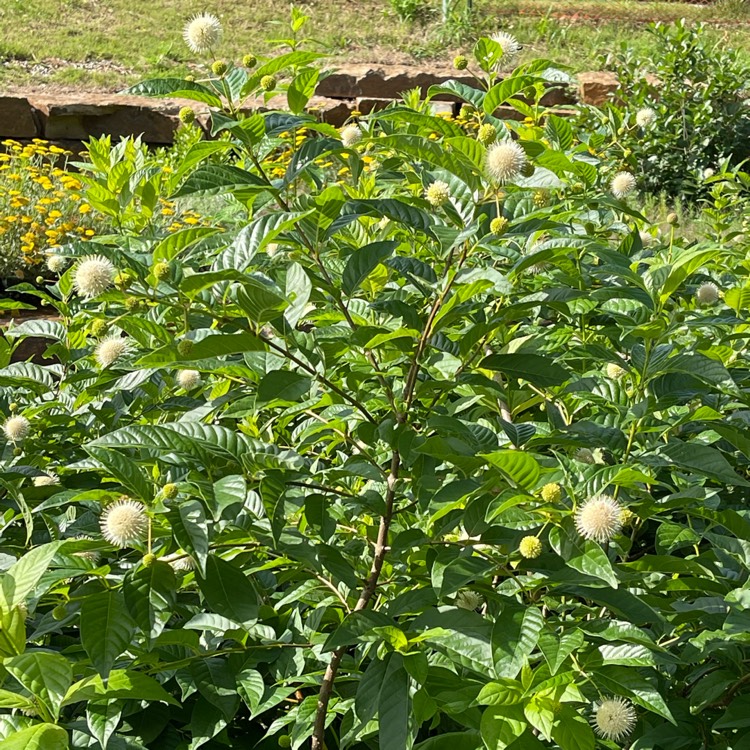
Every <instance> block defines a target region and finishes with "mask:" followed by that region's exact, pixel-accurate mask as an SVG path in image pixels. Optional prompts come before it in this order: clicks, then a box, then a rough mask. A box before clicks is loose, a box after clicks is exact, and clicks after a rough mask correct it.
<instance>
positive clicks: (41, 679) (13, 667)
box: [3, 651, 73, 721]
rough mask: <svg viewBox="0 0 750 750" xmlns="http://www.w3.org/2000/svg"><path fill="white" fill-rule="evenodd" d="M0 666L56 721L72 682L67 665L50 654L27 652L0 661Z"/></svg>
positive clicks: (63, 660) (70, 672)
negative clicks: (0, 664) (1, 663)
mask: <svg viewBox="0 0 750 750" xmlns="http://www.w3.org/2000/svg"><path fill="white" fill-rule="evenodd" d="M3 666H4V667H5V669H6V670H8V672H9V673H10V674H11V675H12V676H13V677H15V678H16V680H18V682H20V683H21V685H23V686H24V687H25V688H26V690H28V691H29V692H30V693H31V694H32V695H33V696H34V697H35V698H36V699H37V700H38V701H39V702H40V703H42V704H43V705H44V707H45V708H46V709H47V711H48V712H49V716H50V717H51V718H52V720H54V721H57V720H58V718H59V716H60V708H61V705H62V702H63V698H64V697H65V694H66V692H67V691H68V688H69V687H70V683H71V682H73V668H72V666H71V665H70V662H68V660H67V659H66V658H65V657H64V656H61V655H60V654H57V653H53V652H51V651H27V652H26V653H25V654H19V655H18V656H12V657H10V658H9V659H4V660H3Z"/></svg>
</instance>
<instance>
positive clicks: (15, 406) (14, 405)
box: [8, 401, 18, 411]
mask: <svg viewBox="0 0 750 750" xmlns="http://www.w3.org/2000/svg"><path fill="white" fill-rule="evenodd" d="M8 409H9V410H10V411H18V404H17V403H16V402H15V401H11V402H10V403H9V404H8Z"/></svg>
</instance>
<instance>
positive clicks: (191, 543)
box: [169, 500, 208, 575]
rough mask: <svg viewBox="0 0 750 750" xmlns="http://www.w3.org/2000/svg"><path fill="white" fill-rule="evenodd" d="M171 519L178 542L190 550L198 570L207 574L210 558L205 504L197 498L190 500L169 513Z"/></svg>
mask: <svg viewBox="0 0 750 750" xmlns="http://www.w3.org/2000/svg"><path fill="white" fill-rule="evenodd" d="M169 520H170V522H171V524H172V533H173V534H174V538H175V539H176V540H177V543H178V544H179V545H180V547H182V548H183V549H184V550H187V551H188V552H190V554H191V555H192V556H193V558H194V559H195V562H196V565H197V566H198V570H199V571H200V572H201V574H202V575H205V574H206V560H207V558H208V530H207V526H206V514H205V513H204V512H203V506H202V505H201V504H200V503H199V502H198V501H197V500H188V501H186V502H184V503H181V504H180V506H179V508H176V509H175V510H174V511H172V512H171V513H170V514H169Z"/></svg>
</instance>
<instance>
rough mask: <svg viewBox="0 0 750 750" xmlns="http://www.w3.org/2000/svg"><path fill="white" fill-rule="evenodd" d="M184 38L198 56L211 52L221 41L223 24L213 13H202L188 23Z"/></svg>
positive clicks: (183, 34) (183, 33)
mask: <svg viewBox="0 0 750 750" xmlns="http://www.w3.org/2000/svg"><path fill="white" fill-rule="evenodd" d="M182 36H183V38H184V39H185V44H187V46H188V47H190V49H191V50H192V51H193V52H194V53H195V54H196V55H201V54H203V53H205V52H211V51H212V50H213V49H214V48H215V47H216V45H217V44H218V43H219V42H220V41H221V23H220V21H219V19H218V18H217V17H216V16H215V15H213V13H201V14H200V15H198V16H194V17H193V18H191V19H190V20H189V21H188V22H187V24H186V25H185V30H184V31H183V32H182Z"/></svg>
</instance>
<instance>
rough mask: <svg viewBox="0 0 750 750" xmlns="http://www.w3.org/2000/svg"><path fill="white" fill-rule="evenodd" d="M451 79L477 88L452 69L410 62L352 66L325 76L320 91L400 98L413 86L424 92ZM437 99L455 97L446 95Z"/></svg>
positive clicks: (333, 94) (343, 95)
mask: <svg viewBox="0 0 750 750" xmlns="http://www.w3.org/2000/svg"><path fill="white" fill-rule="evenodd" d="M451 78H453V79H455V80H457V81H460V82H461V83H465V84H466V85H468V86H474V87H476V81H475V79H474V78H472V77H471V76H467V75H461V74H459V73H458V72H457V71H455V70H452V69H449V68H445V69H438V70H434V71H425V70H419V69H417V68H413V67H410V66H408V65H381V66H377V67H375V66H372V65H351V66H349V67H347V68H346V69H344V70H339V71H336V72H334V73H331V74H330V75H329V76H328V77H327V78H324V79H323V80H322V81H321V82H320V83H319V84H318V88H317V93H318V94H319V95H320V96H330V97H333V98H345V99H354V98H358V97H363V98H368V99H398V98H400V96H401V94H402V93H403V92H404V91H409V90H410V89H414V88H419V89H420V91H421V92H422V94H423V95H424V94H426V93H427V90H428V89H429V88H430V86H434V85H436V84H441V83H445V81H447V80H449V79H451ZM436 98H438V99H442V100H445V99H446V98H447V99H448V100H451V99H452V97H450V96H446V95H444V94H439V95H438V96H437V97H436Z"/></svg>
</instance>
